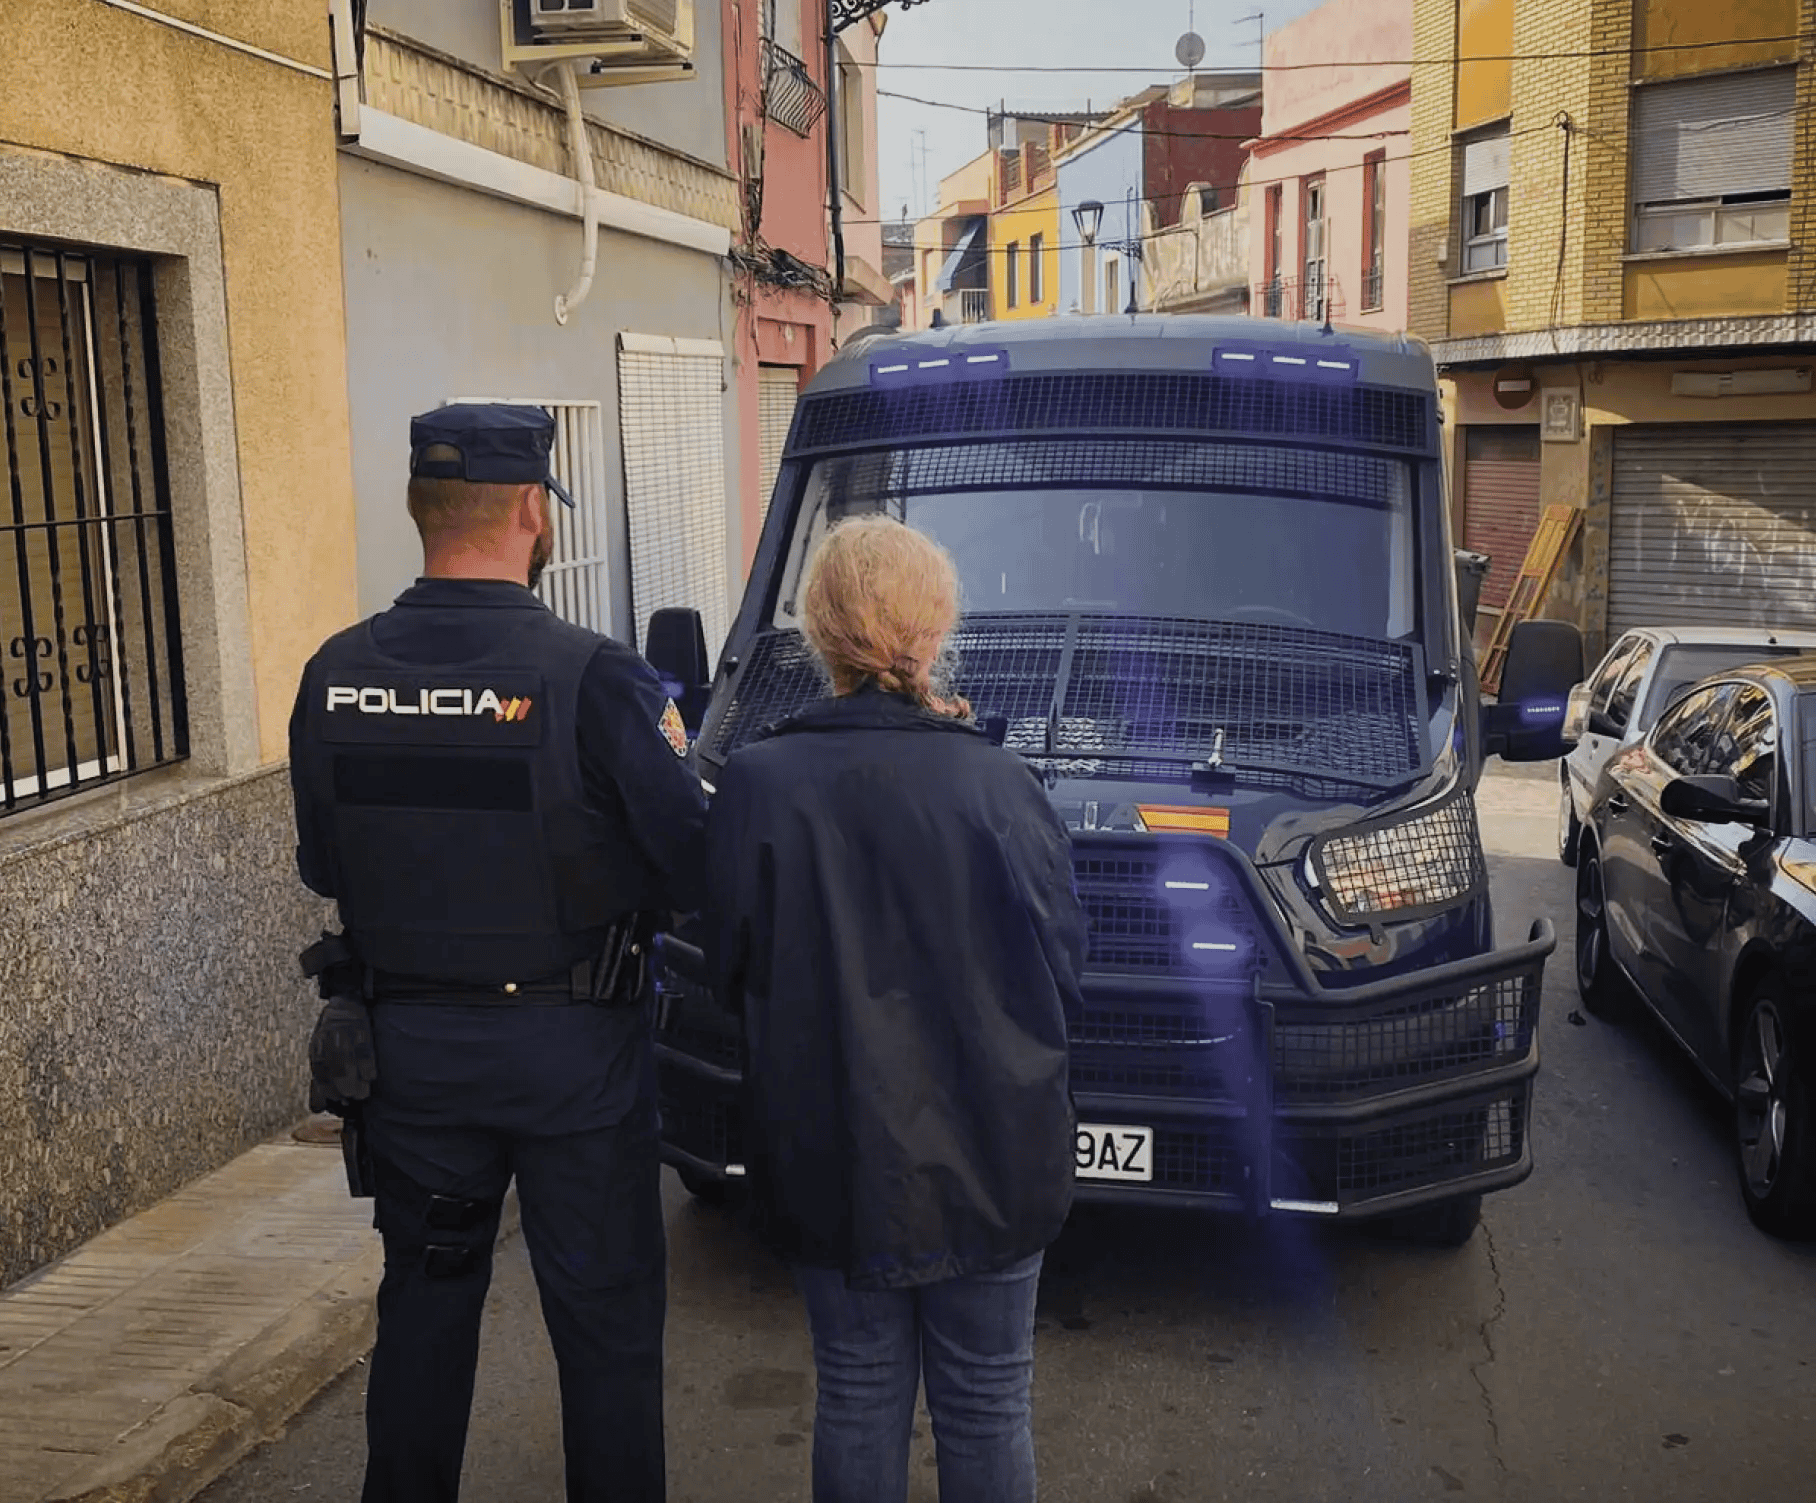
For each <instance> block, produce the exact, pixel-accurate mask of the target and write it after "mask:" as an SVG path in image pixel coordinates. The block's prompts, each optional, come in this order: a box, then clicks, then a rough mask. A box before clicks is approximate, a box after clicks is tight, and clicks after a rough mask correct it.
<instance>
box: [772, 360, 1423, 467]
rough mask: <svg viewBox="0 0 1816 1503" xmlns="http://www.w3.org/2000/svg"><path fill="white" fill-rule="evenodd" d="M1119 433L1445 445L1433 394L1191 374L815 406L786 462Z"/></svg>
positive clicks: (826, 399)
mask: <svg viewBox="0 0 1816 1503" xmlns="http://www.w3.org/2000/svg"><path fill="white" fill-rule="evenodd" d="M1119 431H1121V432H1140V433H1226V434H1240V435H1244V436H1248V437H1276V438H1295V439H1308V438H1323V439H1336V440H1339V441H1346V442H1350V443H1356V444H1368V445H1371V446H1374V447H1379V448H1385V449H1397V450H1400V451H1402V452H1404V453H1412V454H1421V455H1427V456H1429V455H1433V454H1435V453H1436V442H1437V435H1436V432H1435V430H1434V425H1433V422H1432V407H1431V397H1430V395H1429V394H1428V393H1425V392H1418V391H1409V390H1395V389H1391V388H1377V387H1366V386H1352V387H1341V388H1339V387H1330V386H1316V385H1304V384H1297V383H1291V382H1285V381H1267V380H1255V379H1242V380H1236V379H1232V378H1230V377H1225V376H1214V375H1209V374H1200V373H1197V372H1192V371H1167V372H1162V371H1079V372H1065V373H1054V374H1042V375H1027V376H1009V377H1002V378H997V379H993V380H988V381H953V382H946V383H942V384H939V385H936V386H925V387H905V388H900V389H896V390H877V389H874V388H870V389H865V390H860V391H840V392H828V393H827V394H825V395H824V396H813V397H809V398H807V399H805V400H804V401H803V402H802V404H801V411H800V415H799V417H798V418H797V420H796V426H795V432H794V436H793V440H792V442H791V444H790V446H789V454H790V457H796V456H799V455H803V454H807V453H812V452H823V451H825V450H829V449H843V448H859V447H863V446H865V445H872V444H880V443H889V442H898V441H904V440H906V441H912V442H914V443H917V444H924V443H931V442H936V441H938V440H940V439H943V438H960V437H965V436H967V435H973V434H984V433H998V434H1004V435H1015V434H1027V433H1054V432H1063V433H1071V434H1088V433H1114V432H1119Z"/></svg>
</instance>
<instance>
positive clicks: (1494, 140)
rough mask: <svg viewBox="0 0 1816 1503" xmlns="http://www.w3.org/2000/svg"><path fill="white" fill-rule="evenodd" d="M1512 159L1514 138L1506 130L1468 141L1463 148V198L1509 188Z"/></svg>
mask: <svg viewBox="0 0 1816 1503" xmlns="http://www.w3.org/2000/svg"><path fill="white" fill-rule="evenodd" d="M1511 160H1512V157H1511V145H1510V138H1509V136H1508V134H1507V132H1506V131H1505V130H1501V131H1497V132H1496V133H1495V134H1494V135H1492V136H1480V137H1478V138H1477V139H1476V140H1474V141H1469V142H1466V143H1465V144H1464V146H1463V197H1465V198H1474V197H1475V196H1476V194H1478V193H1490V192H1492V191H1493V190H1494V189H1496V188H1505V187H1506V186H1507V182H1508V177H1509V172H1508V167H1509V164H1510V162H1511Z"/></svg>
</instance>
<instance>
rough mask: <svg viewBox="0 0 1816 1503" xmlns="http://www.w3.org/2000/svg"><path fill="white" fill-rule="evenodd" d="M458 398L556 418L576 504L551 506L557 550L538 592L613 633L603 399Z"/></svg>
mask: <svg viewBox="0 0 1816 1503" xmlns="http://www.w3.org/2000/svg"><path fill="white" fill-rule="evenodd" d="M452 400H454V401H457V402H507V403H510V404H511V405H513V406H523V407H540V408H542V410H543V411H544V412H546V413H548V414H549V415H550V416H551V417H552V418H554V419H555V447H554V449H553V450H552V451H551V453H550V455H549V462H550V468H551V469H552V470H553V471H554V474H555V478H556V479H557V480H559V481H560V482H561V483H562V484H563V485H564V486H566V487H567V491H568V494H569V495H570V496H572V497H573V498H574V506H573V509H572V510H569V509H568V508H567V507H565V506H563V505H562V504H561V503H560V502H559V501H555V502H554V503H553V504H552V505H551V506H550V508H549V511H550V515H551V516H552V517H553V518H554V522H555V553H554V556H553V557H552V558H551V559H550V560H549V566H548V568H546V569H545V570H543V574H542V582H541V583H540V584H539V585H537V587H536V593H537V595H539V596H540V597H541V598H542V601H543V603H544V604H545V605H547V606H548V608H549V609H550V610H552V611H553V612H554V613H555V614H556V615H557V616H559V617H561V619H562V620H564V621H572V622H573V623H574V624H575V625H576V626H585V627H589V628H590V629H591V630H593V631H597V632H607V633H609V632H610V631H611V629H612V612H611V603H612V586H611V569H610V567H609V564H608V552H609V548H608V544H607V541H606V528H605V447H604V439H603V437H602V432H603V429H602V418H601V412H602V409H601V407H600V404H599V403H597V402H561V401H542V400H539V399H532V398H529V397H456V398H453V399H452Z"/></svg>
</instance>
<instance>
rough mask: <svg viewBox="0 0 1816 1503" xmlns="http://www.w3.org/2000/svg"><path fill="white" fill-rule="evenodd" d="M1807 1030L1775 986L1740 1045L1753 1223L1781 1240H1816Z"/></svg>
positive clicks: (1739, 1097) (1738, 1141)
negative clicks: (1789, 1238) (1812, 1238)
mask: <svg viewBox="0 0 1816 1503" xmlns="http://www.w3.org/2000/svg"><path fill="white" fill-rule="evenodd" d="M1808 1032H1809V1030H1808V1024H1807V1022H1806V1020H1805V1018H1804V1017H1803V1015H1802V1014H1801V1013H1800V1012H1799V1011H1797V1010H1795V1009H1793V1008H1792V1007H1790V1006H1789V1005H1787V1003H1786V1001H1785V997H1784V991H1783V989H1782V987H1781V986H1780V985H1779V984H1778V983H1777V982H1775V981H1769V982H1767V983H1766V984H1765V985H1764V986H1762V987H1761V988H1760V989H1759V991H1758V992H1757V993H1755V994H1754V997H1753V1000H1752V1001H1751V1002H1750V1003H1749V1004H1748V1005H1747V1012H1746V1017H1745V1019H1744V1021H1743V1022H1742V1023H1741V1027H1740V1033H1739V1035H1738V1036H1737V1037H1736V1039H1735V1041H1734V1140H1735V1149H1736V1152H1737V1153H1738V1156H1739V1167H1740V1193H1741V1196H1742V1197H1743V1198H1744V1199H1745V1201H1746V1203H1747V1214H1748V1215H1749V1216H1750V1217H1752V1218H1753V1224H1754V1225H1755V1226H1757V1227H1758V1228H1759V1229H1760V1230H1761V1231H1763V1232H1770V1233H1771V1234H1772V1235H1773V1236H1775V1237H1797V1238H1807V1237H1811V1236H1813V1235H1816V1172H1813V1171H1816V1133H1813V1132H1812V1128H1813V1127H1816V1124H1813V1123H1812V1121H1811V1100H1810V1083H1809V1079H1808V1073H1809V1069H1810V1056H1809V1047H1808V1044H1809V1040H1808Z"/></svg>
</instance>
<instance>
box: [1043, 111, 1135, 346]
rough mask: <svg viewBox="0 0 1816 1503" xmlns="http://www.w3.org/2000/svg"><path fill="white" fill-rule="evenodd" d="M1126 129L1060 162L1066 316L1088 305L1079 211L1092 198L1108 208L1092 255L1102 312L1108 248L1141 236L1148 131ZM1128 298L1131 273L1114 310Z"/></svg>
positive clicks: (1061, 264) (1129, 124)
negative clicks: (1082, 271)
mask: <svg viewBox="0 0 1816 1503" xmlns="http://www.w3.org/2000/svg"><path fill="white" fill-rule="evenodd" d="M1124 126H1125V128H1122V129H1119V130H1117V131H1115V132H1113V133H1107V134H1105V135H1103V136H1101V137H1100V138H1098V139H1097V140H1095V141H1093V142H1092V143H1091V144H1089V145H1087V146H1084V147H1081V148H1080V149H1078V150H1076V151H1073V152H1071V153H1068V154H1067V155H1066V156H1064V157H1061V158H1060V159H1059V163H1058V168H1059V223H1060V230H1061V235H1060V240H1061V243H1062V244H1063V245H1064V246H1066V247H1067V249H1065V250H1064V251H1063V252H1062V253H1061V255H1060V258H1059V311H1060V312H1061V313H1068V312H1070V311H1071V309H1072V305H1073V304H1074V303H1076V304H1078V306H1079V308H1080V309H1081V310H1082V309H1083V308H1084V306H1085V304H1084V299H1083V292H1082V287H1081V283H1080V276H1079V273H1080V268H1081V266H1082V265H1083V261H1084V255H1085V253H1084V251H1083V249H1082V247H1081V245H1080V242H1079V238H1078V230H1077V227H1076V222H1075V221H1074V220H1073V218H1072V211H1073V210H1074V209H1076V208H1077V207H1078V206H1079V205H1080V204H1081V203H1085V202H1087V201H1088V200H1091V199H1095V200H1097V202H1099V203H1101V204H1102V205H1103V206H1104V209H1103V228H1102V229H1101V230H1099V231H1098V233H1097V247H1096V249H1095V251H1094V253H1092V254H1091V256H1090V260H1091V262H1092V264H1093V265H1094V266H1095V267H1096V268H1097V282H1098V295H1097V311H1098V312H1099V313H1101V312H1103V311H1105V310H1104V308H1103V294H1102V281H1103V263H1104V250H1103V247H1104V245H1105V244H1106V243H1107V242H1110V241H1115V240H1130V239H1136V238H1138V237H1139V236H1140V234H1141V210H1140V200H1141V193H1142V166H1143V149H1142V131H1141V125H1140V121H1139V118H1137V119H1136V120H1134V121H1130V122H1125V123H1124ZM1130 194H1133V195H1134V197H1135V207H1134V208H1133V209H1131V207H1130V204H1129V195H1130ZM1127 296H1128V281H1127V272H1126V270H1125V272H1124V276H1123V285H1122V289H1121V291H1119V292H1118V294H1117V297H1118V299H1119V302H1118V307H1117V309H1115V310H1113V311H1118V312H1120V311H1121V302H1120V300H1121V299H1124V298H1126V297H1127Z"/></svg>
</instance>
